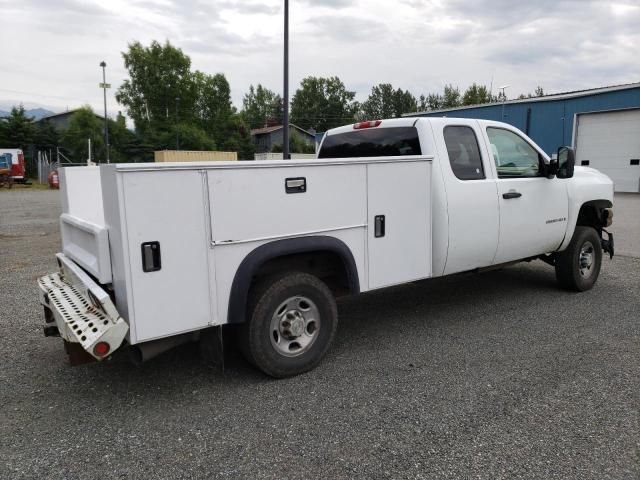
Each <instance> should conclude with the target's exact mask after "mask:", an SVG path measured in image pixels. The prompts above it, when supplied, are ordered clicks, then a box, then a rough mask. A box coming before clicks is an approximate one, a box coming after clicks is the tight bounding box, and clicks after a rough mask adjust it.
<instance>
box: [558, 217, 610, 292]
mask: <svg viewBox="0 0 640 480" xmlns="http://www.w3.org/2000/svg"><path fill="white" fill-rule="evenodd" d="M601 264H602V245H601V243H600V236H599V235H598V232H597V231H596V230H595V229H594V228H593V227H581V226H578V227H576V230H575V232H574V233H573V237H572V238H571V242H570V243H569V246H568V247H567V249H566V250H564V251H563V252H559V253H557V254H556V256H555V267H556V279H557V280H558V283H559V284H560V286H561V287H562V288H566V289H568V290H574V291H577V292H584V291H586V290H589V289H591V287H593V286H594V285H595V283H596V280H598V275H599V274H600V265H601Z"/></svg>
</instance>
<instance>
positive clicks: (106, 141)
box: [100, 60, 111, 163]
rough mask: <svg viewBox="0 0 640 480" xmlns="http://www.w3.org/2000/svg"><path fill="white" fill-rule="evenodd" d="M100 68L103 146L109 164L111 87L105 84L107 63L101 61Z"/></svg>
mask: <svg viewBox="0 0 640 480" xmlns="http://www.w3.org/2000/svg"><path fill="white" fill-rule="evenodd" d="M100 66H101V67H102V83H101V84H100V88H102V91H103V92H104V146H105V149H106V152H107V163H111V162H110V161H109V122H108V120H107V88H111V85H110V84H108V83H107V79H106V72H105V68H106V67H107V63H106V62H105V61H104V60H103V61H101V62H100Z"/></svg>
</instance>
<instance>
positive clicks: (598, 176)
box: [573, 166, 613, 185]
mask: <svg viewBox="0 0 640 480" xmlns="http://www.w3.org/2000/svg"><path fill="white" fill-rule="evenodd" d="M573 178H575V179H576V180H578V181H584V182H586V183H604V184H610V185H613V181H612V180H611V179H610V178H609V177H608V176H607V175H605V174H604V173H602V172H601V171H600V170H596V169H595V168H591V167H580V166H576V167H574V171H573Z"/></svg>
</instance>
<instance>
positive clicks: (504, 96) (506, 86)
mask: <svg viewBox="0 0 640 480" xmlns="http://www.w3.org/2000/svg"><path fill="white" fill-rule="evenodd" d="M510 86H511V85H503V86H501V87H498V89H499V90H502V121H503V122H504V102H506V101H507V94H506V93H504V91H505V90H506V89H507V88H509V87H510Z"/></svg>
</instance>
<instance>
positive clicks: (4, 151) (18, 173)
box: [0, 148, 26, 183]
mask: <svg viewBox="0 0 640 480" xmlns="http://www.w3.org/2000/svg"><path fill="white" fill-rule="evenodd" d="M0 155H9V157H10V160H11V171H10V172H9V177H11V180H12V181H14V182H16V183H24V182H25V181H26V179H25V176H24V153H22V150H20V149H19V148H0Z"/></svg>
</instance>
